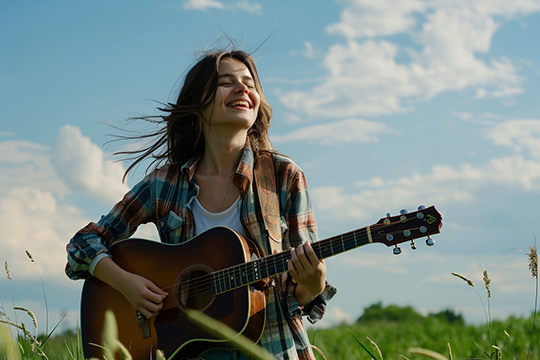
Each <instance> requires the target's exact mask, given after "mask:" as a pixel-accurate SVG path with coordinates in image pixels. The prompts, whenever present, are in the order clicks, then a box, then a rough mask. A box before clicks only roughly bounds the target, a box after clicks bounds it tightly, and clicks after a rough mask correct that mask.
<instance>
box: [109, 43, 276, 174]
mask: <svg viewBox="0 0 540 360" xmlns="http://www.w3.org/2000/svg"><path fill="white" fill-rule="evenodd" d="M223 58H231V59H236V60H238V61H240V62H242V63H243V64H244V65H246V67H247V68H248V70H249V71H250V73H251V76H252V77H253V80H254V82H255V89H256V90H257V92H258V93H259V96H260V99H261V100H260V106H259V113H258V115H257V118H256V119H255V123H254V124H253V126H252V127H251V128H250V129H249V130H248V139H249V142H250V146H251V148H252V149H253V151H254V153H255V155H256V156H257V155H258V154H259V153H260V151H264V150H266V151H271V150H272V143H271V142H270V138H269V136H268V130H269V128H270V122H271V118H272V108H271V107H270V104H269V103H268V101H267V100H266V97H265V96H264V92H263V89H262V86H261V82H260V79H259V75H258V73H257V69H256V67H255V61H254V60H253V58H252V57H251V55H249V54H248V53H246V52H243V51H239V50H235V51H231V52H225V51H213V52H209V53H207V54H206V55H205V56H203V57H202V58H201V59H200V60H199V61H198V62H197V63H196V64H195V65H194V66H193V67H192V68H191V69H190V70H189V72H188V73H187V75H186V77H185V80H184V83H183V85H182V89H181V90H180V94H179V95H178V99H177V100H176V103H174V104H172V103H167V104H162V105H163V107H159V108H158V110H160V111H161V112H163V113H165V115H161V116H145V117H138V118H135V119H140V120H145V121H148V122H151V123H154V124H156V125H158V127H159V130H157V131H156V132H153V133H151V134H145V135H138V136H122V137H121V138H122V139H128V140H138V141H141V140H146V141H148V143H147V145H146V146H143V147H142V148H141V149H139V150H133V151H120V152H117V153H115V154H117V155H128V156H129V157H128V158H127V159H125V160H128V161H132V162H131V164H130V165H129V167H128V168H127V170H126V172H125V173H124V178H123V179H124V180H125V179H126V177H127V175H128V174H129V172H130V171H132V170H133V169H134V168H135V167H136V166H137V165H139V164H140V163H141V162H142V161H143V160H145V159H147V158H151V159H153V160H152V162H151V163H150V165H149V166H148V168H147V171H148V170H150V168H151V167H154V168H156V167H159V166H160V165H163V164H164V163H170V164H178V163H181V162H183V161H186V160H188V159H190V158H192V157H194V156H197V155H200V154H202V153H203V152H204V146H205V143H204V141H205V140H204V134H203V127H202V119H201V114H202V112H203V110H204V109H206V108H207V107H208V106H210V105H211V104H212V102H213V101H214V98H215V96H216V90H217V87H218V68H219V64H220V61H221V60H222V59H223Z"/></svg>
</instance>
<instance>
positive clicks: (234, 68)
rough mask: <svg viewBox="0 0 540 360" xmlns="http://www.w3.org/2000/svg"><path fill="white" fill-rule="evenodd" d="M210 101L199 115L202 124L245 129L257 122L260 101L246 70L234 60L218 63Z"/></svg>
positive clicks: (251, 78)
mask: <svg viewBox="0 0 540 360" xmlns="http://www.w3.org/2000/svg"><path fill="white" fill-rule="evenodd" d="M217 75H218V78H217V82H218V83H217V89H216V94H215V98H214V101H213V102H212V103H211V104H210V105H209V106H207V107H206V108H205V109H204V110H203V111H202V113H201V115H202V119H203V125H204V126H205V127H206V128H207V129H208V126H209V125H211V126H212V127H218V126H227V127H232V128H235V129H238V130H241V129H243V130H248V129H249V128H250V127H251V126H252V125H253V124H254V123H255V120H256V119H257V114H258V112H259V105H260V102H261V99H260V96H259V93H258V92H257V89H256V87H255V80H254V79H253V76H252V74H251V73H250V71H249V69H248V68H247V67H246V65H244V64H243V63H242V62H241V61H239V60H236V59H234V58H222V59H221V61H220V63H219V68H218V74H217Z"/></svg>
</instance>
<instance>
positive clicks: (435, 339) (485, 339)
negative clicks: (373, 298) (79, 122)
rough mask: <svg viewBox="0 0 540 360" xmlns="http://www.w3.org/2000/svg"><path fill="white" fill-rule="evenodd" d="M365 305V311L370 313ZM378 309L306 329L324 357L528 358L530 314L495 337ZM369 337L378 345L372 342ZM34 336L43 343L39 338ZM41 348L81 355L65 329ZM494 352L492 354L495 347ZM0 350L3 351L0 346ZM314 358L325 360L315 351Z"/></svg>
mask: <svg viewBox="0 0 540 360" xmlns="http://www.w3.org/2000/svg"><path fill="white" fill-rule="evenodd" d="M377 307H380V304H374V305H372V306H371V307H370V308H371V309H373V308H377ZM370 308H368V309H367V310H368V311H369V309H370ZM380 308H381V309H380V310H381V311H379V314H378V315H379V316H373V315H371V316H370V317H368V318H365V319H363V320H362V319H361V320H360V321H359V322H358V323H356V324H354V325H347V326H337V327H333V328H329V329H320V330H315V331H310V334H309V335H310V338H311V340H312V343H313V344H314V345H315V346H316V347H318V348H319V349H320V350H321V351H322V352H323V353H324V355H325V356H326V359H328V360H331V359H335V360H338V359H339V360H342V359H371V357H370V356H369V355H368V353H367V352H366V351H365V350H364V349H363V348H362V346H361V345H360V344H359V343H358V341H357V340H359V341H360V342H362V344H364V346H366V347H367V348H368V349H369V350H370V351H372V352H373V353H374V354H375V355H376V356H379V353H378V351H377V346H378V348H379V349H380V352H381V353H382V358H384V359H404V358H403V357H402V356H401V355H403V356H405V357H406V358H408V359H410V360H413V359H426V357H425V356H422V355H414V354H411V353H410V352H409V351H408V349H410V348H423V349H429V350H432V351H435V352H438V353H441V354H443V355H445V357H446V359H448V358H449V356H448V346H449V345H448V344H450V347H451V352H452V355H453V359H491V358H492V357H491V353H492V349H493V348H492V345H495V346H497V347H498V348H500V350H501V353H502V357H503V358H504V359H527V353H528V350H529V343H530V339H531V330H532V323H533V317H532V315H531V317H529V318H508V319H506V320H505V321H493V322H492V324H491V332H492V333H493V335H494V336H493V338H492V337H491V336H490V329H489V328H488V326H487V325H486V324H484V325H474V326H473V325H467V324H465V323H464V322H463V320H462V319H461V318H460V316H459V314H458V315H457V316H455V315H456V314H453V313H452V312H442V313H439V314H434V315H430V316H427V317H423V316H421V315H418V314H417V313H416V312H415V311H414V310H413V309H411V308H398V307H396V306H388V307H386V308H382V307H380ZM366 313H367V312H366ZM366 313H365V314H366ZM396 314H397V315H396ZM539 315H540V314H539ZM364 317H365V315H364ZM368 338H369V339H371V340H372V341H373V342H374V343H375V344H376V345H377V346H375V345H373V344H372V343H371V342H370V340H369V339H368ZM538 339H540V329H538V328H537V329H536V330H535V334H534V340H533V341H535V343H536V346H535V347H533V349H532V353H531V355H530V359H540V348H539V346H538V342H539V340H538ZM38 340H41V341H42V340H43V337H41V338H39V339H38ZM18 343H19V344H24V348H25V349H24V352H25V354H24V355H22V357H21V358H22V359H44V358H45V357H44V356H42V355H39V354H38V353H37V351H35V350H34V353H33V351H32V346H31V340H30V339H28V338H27V339H24V337H21V338H20V339H19V341H18ZM1 348H2V346H0V349H1ZM482 349H483V350H482ZM43 350H44V353H45V354H46V358H48V359H50V360H55V359H57V360H71V359H82V355H81V353H80V350H78V340H77V333H76V331H68V332H65V333H63V334H59V335H57V336H54V337H52V338H50V339H49V340H48V341H47V342H46V344H45V346H44V347H43ZM4 351H5V350H4ZM484 351H485V353H484ZM21 352H22V351H21ZM493 353H494V354H495V351H493ZM1 354H2V350H0V355H1ZM4 354H5V353H4ZM486 354H487V355H486ZM316 357H317V359H324V358H323V357H322V356H321V355H319V354H318V353H316ZM493 358H494V359H497V358H498V357H493ZM7 359H9V358H7ZM379 359H381V357H379ZM10 360H11V359H10Z"/></svg>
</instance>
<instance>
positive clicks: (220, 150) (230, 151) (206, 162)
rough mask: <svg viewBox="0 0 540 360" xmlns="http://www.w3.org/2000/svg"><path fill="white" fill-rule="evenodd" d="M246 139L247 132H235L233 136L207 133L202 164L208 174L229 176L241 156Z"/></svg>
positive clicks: (234, 169)
mask: <svg viewBox="0 0 540 360" xmlns="http://www.w3.org/2000/svg"><path fill="white" fill-rule="evenodd" d="M246 139H247V133H246V134H242V133H236V135H235V136H223V135H221V136H220V134H208V135H207V136H206V137H205V149H204V156H203V158H202V160H201V161H202V162H203V164H202V165H203V166H205V168H206V169H207V170H208V172H209V173H210V174H213V175H218V176H225V177H227V176H230V175H231V174H233V173H234V172H235V171H236V169H237V167H238V163H239V162H240V159H241V158H242V153H243V151H244V147H245V146H246Z"/></svg>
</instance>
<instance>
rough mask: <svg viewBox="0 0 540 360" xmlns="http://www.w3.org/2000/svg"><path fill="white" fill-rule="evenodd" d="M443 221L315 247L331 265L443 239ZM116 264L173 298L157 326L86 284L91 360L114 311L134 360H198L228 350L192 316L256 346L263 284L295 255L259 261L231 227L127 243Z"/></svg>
mask: <svg viewBox="0 0 540 360" xmlns="http://www.w3.org/2000/svg"><path fill="white" fill-rule="evenodd" d="M441 226H442V218H441V214H440V213H439V212H438V211H437V210H436V209H435V207H434V206H431V207H429V208H424V207H419V210H418V211H415V212H410V213H407V212H406V211H403V210H402V213H401V214H400V215H398V216H389V215H388V217H386V218H382V219H380V220H379V221H378V222H377V223H375V224H373V225H371V226H366V227H364V228H361V229H358V230H354V231H350V232H347V233H344V234H341V235H338V236H334V237H331V238H328V239H324V240H320V241H317V242H315V243H313V244H312V247H313V250H314V251H315V253H316V254H317V257H318V258H319V259H325V258H329V257H331V256H334V255H337V254H341V253H343V252H346V251H349V250H352V249H355V248H358V247H360V246H363V245H367V244H371V243H382V244H385V245H386V246H394V250H393V252H394V254H399V253H400V252H401V249H400V248H399V247H398V246H397V244H399V243H402V242H407V241H410V242H411V246H412V247H413V249H414V248H415V244H414V241H413V240H414V239H417V238H420V237H425V236H427V240H426V243H427V245H432V244H433V240H432V239H431V238H430V237H429V235H432V234H437V233H439V232H440V228H441ZM111 252H112V256H113V258H114V261H115V262H116V263H117V264H118V265H119V266H121V267H122V268H124V269H125V270H127V271H129V272H133V273H136V274H139V275H141V276H143V277H145V278H147V279H149V280H151V281H152V282H153V283H154V284H156V285H157V286H159V287H160V288H162V289H164V290H165V291H166V292H168V293H169V294H170V295H169V296H168V297H167V298H166V299H165V300H164V306H163V308H162V310H161V312H160V313H159V315H158V316H157V317H156V318H152V319H146V318H145V317H144V316H142V314H140V313H139V312H137V311H135V310H134V309H133V308H132V307H131V305H130V304H129V303H128V301H127V300H126V299H125V298H124V296H123V295H122V294H121V293H120V292H118V291H116V290H114V289H113V288H112V287H110V286H108V285H107V284H105V283H104V282H102V281H100V280H98V279H96V278H90V279H89V280H86V281H85V283H84V287H83V292H82V301H81V337H82V342H83V350H84V354H85V357H86V358H90V357H97V358H99V359H103V350H102V347H101V346H102V345H101V344H102V343H103V342H102V333H103V326H104V318H105V313H106V312H107V311H108V310H111V311H112V312H113V313H114V315H115V317H116V321H117V323H118V339H119V340H120V342H121V343H122V344H123V345H124V346H125V347H126V348H127V349H128V350H129V351H130V354H131V355H132V356H133V359H134V360H148V359H155V352H156V350H157V349H160V350H162V351H163V352H164V353H165V355H166V356H167V357H169V356H172V355H175V359H182V358H189V357H196V356H197V355H199V354H201V353H202V352H203V351H204V350H206V349H208V348H211V347H216V346H221V345H223V344H224V343H225V340H223V339H219V338H215V337H214V336H212V335H210V334H208V333H207V332H205V331H204V330H202V329H200V328H198V327H197V326H195V325H194V324H193V323H191V322H190V321H189V319H188V318H187V316H186V315H185V313H186V310H187V309H196V310H199V311H201V312H204V313H205V314H206V315H209V316H211V317H213V318H214V319H217V320H219V321H221V322H223V323H224V324H226V325H227V326H229V327H230V328H232V329H233V330H235V331H236V332H237V333H241V334H243V335H245V336H247V337H248V338H250V339H251V340H253V341H254V342H257V341H258V340H259V339H260V336H261V334H262V332H263V329H264V323H265V298H264V293H263V291H262V289H263V286H257V284H260V283H261V281H265V279H266V281H268V279H269V278H272V277H274V276H276V275H279V274H282V273H285V272H286V271H287V262H288V261H289V260H290V259H291V252H290V250H285V251H283V252H281V253H278V254H273V255H268V256H265V257H260V255H259V252H258V250H257V247H256V246H255V245H254V244H253V243H252V242H251V241H249V240H247V239H245V238H244V237H242V236H240V235H238V234H237V233H235V232H234V231H233V230H231V229H229V228H226V227H217V228H213V229H210V230H208V231H206V232H204V233H202V234H200V235H199V236H197V237H195V238H193V239H191V240H190V241H188V242H186V243H183V244H177V245H172V244H165V243H159V242H156V241H149V240H142V239H126V240H123V241H120V242H118V243H116V244H115V245H114V246H112V247H111Z"/></svg>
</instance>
